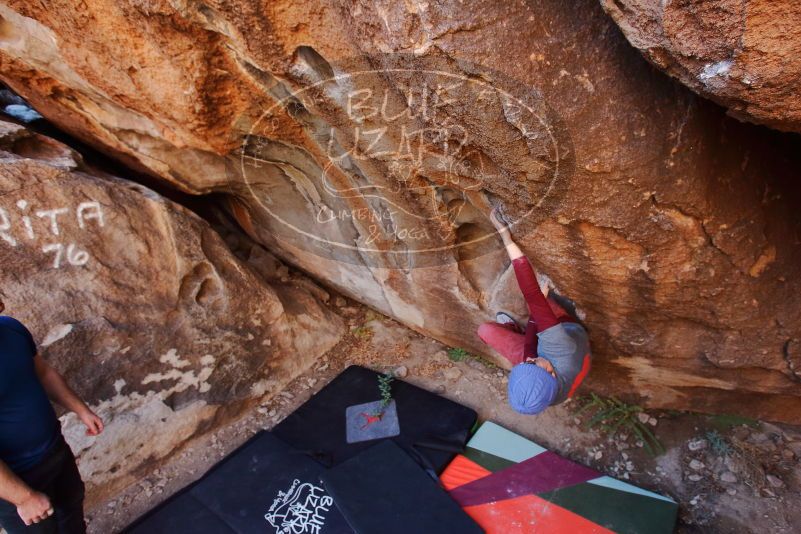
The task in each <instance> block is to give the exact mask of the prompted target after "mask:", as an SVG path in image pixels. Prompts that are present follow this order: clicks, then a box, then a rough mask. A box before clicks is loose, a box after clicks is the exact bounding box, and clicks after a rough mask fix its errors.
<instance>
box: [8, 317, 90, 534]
mask: <svg viewBox="0 0 801 534" xmlns="http://www.w3.org/2000/svg"><path fill="white" fill-rule="evenodd" d="M4 309H5V306H4V304H3V302H2V301H0V313H2V312H3V310H4ZM48 397H49V398H50V399H52V400H53V401H55V402H57V403H58V404H60V405H61V406H63V407H64V408H66V409H67V410H68V411H71V412H74V413H75V414H76V415H77V416H78V419H80V420H81V422H82V423H83V424H84V425H85V426H86V435H88V436H97V435H98V434H100V433H101V432H102V431H103V421H102V420H101V419H100V418H99V417H98V416H97V415H95V413H94V412H93V411H92V410H90V409H89V407H88V406H87V405H86V403H84V402H83V401H82V400H81V399H79V398H78V396H77V395H76V394H75V392H73V391H72V389H70V387H69V386H68V385H67V383H66V382H65V381H64V379H63V378H62V376H61V375H60V374H59V373H58V372H57V371H56V370H55V369H53V368H52V367H50V365H49V364H48V363H47V362H46V361H44V359H42V357H41V356H39V355H37V350H36V345H35V344H34V341H33V337H32V336H31V333H30V332H29V331H28V329H27V328H25V327H24V326H23V325H22V323H20V322H19V321H17V320H16V319H12V318H11V317H7V316H3V315H0V527H2V528H5V529H6V531H7V532H8V534H17V533H25V534H31V533H45V532H46V533H59V534H73V533H75V534H82V533H85V532H86V523H85V521H84V517H83V497H84V485H83V482H82V481H81V475H80V473H78V468H77V466H76V464H75V457H74V456H73V454H72V451H71V450H70V448H69V446H68V445H67V443H66V442H65V441H64V437H63V436H62V434H61V426H60V424H59V421H58V419H57V418H56V413H55V411H54V410H53V406H52V405H51V404H50V400H49V399H48Z"/></svg>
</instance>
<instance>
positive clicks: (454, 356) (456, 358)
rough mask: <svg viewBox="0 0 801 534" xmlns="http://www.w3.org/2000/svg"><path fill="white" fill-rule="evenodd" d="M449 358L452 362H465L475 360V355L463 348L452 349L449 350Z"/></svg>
mask: <svg viewBox="0 0 801 534" xmlns="http://www.w3.org/2000/svg"><path fill="white" fill-rule="evenodd" d="M448 358H450V360H451V361H452V362H463V361H465V360H466V359H468V358H473V355H472V354H470V353H469V352H467V351H466V350H464V349H463V348H460V347H457V348H454V347H451V348H449V349H448Z"/></svg>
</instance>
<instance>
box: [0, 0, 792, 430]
mask: <svg viewBox="0 0 801 534" xmlns="http://www.w3.org/2000/svg"><path fill="white" fill-rule="evenodd" d="M0 16H2V17H3V19H4V22H3V26H2V39H1V40H0V76H2V78H3V79H4V80H5V81H6V82H7V83H8V84H10V85H11V86H12V88H13V89H15V90H16V91H18V92H19V93H20V94H22V95H23V96H25V97H26V98H27V99H29V101H30V102H31V103H32V104H33V105H34V106H35V107H36V109H37V110H39V111H40V112H41V113H42V114H44V115H45V116H46V117H47V118H49V119H50V120H52V121H54V122H56V123H57V124H58V125H60V126H61V127H62V128H64V129H66V130H68V131H70V132H73V133H74V134H75V135H78V136H80V137H81V138H82V139H85V140H87V141H89V142H91V143H93V144H95V145H96V146H98V147H100V148H102V149H103V150H104V151H106V152H109V153H112V154H116V155H117V156H118V157H119V158H121V159H123V160H124V161H125V162H126V163H128V164H129V165H132V166H135V167H137V168H139V169H145V170H148V171H149V172H151V173H152V174H154V175H157V176H159V177H161V178H162V179H164V180H166V181H169V182H170V183H172V184H174V185H175V186H177V187H180V188H182V189H183V190H185V191H187V192H191V193H196V194H202V193H209V192H216V193H219V195H220V196H219V197H218V198H220V200H221V201H223V202H224V203H225V204H227V206H228V209H229V210H230V211H231V212H232V213H233V214H234V215H235V217H236V218H237V220H238V221H239V223H240V224H241V226H242V227H243V228H244V229H245V230H246V231H247V232H248V233H249V234H250V235H251V236H252V237H253V238H254V239H256V240H258V241H260V242H262V243H264V244H265V245H267V246H268V247H269V248H270V249H271V250H273V251H274V252H275V253H276V254H278V255H280V256H281V257H282V259H284V260H286V261H289V262H291V263H292V264H294V265H295V266H297V267H300V268H302V269H303V270H305V271H307V272H309V273H312V274H313V275H314V276H316V277H318V278H320V279H322V280H325V281H327V282H328V283H329V284H331V285H333V286H335V287H337V288H338V289H340V290H342V291H343V292H345V293H347V294H349V295H350V296H352V297H354V298H356V299H359V300H361V301H363V302H366V303H368V304H370V305H371V306H373V307H375V308H376V309H379V310H381V311H383V312H385V313H387V314H389V315H392V316H394V317H397V318H398V319H400V320H401V321H403V322H404V323H406V324H407V325H410V326H411V327H413V328H415V329H417V330H419V331H421V332H424V333H426V334H428V335H431V336H434V337H436V338H438V339H440V340H442V341H444V342H446V343H448V344H451V345H458V346H463V347H466V348H468V349H470V350H473V351H482V352H484V353H487V349H486V348H485V347H483V346H482V344H481V343H480V341H479V340H478V339H477V337H476V336H475V333H474V332H475V329H476V327H477V325H478V324H480V323H481V322H482V321H484V320H487V319H490V318H491V317H493V316H494V311H495V310H496V309H497V308H499V307H503V308H510V309H511V311H517V312H518V313H520V312H522V309H521V304H522V303H521V302H520V301H519V298H518V297H517V292H516V287H515V282H514V278H513V276H512V274H511V271H510V269H509V265H508V262H507V261H505V259H504V257H503V255H502V254H498V253H497V250H496V248H497V247H496V243H494V242H493V241H492V240H491V239H483V240H481V241H478V242H476V243H475V244H472V245H471V244H470V242H471V241H472V240H474V238H476V239H478V238H481V237H482V236H484V235H485V233H486V231H487V229H488V221H487V218H486V213H487V204H486V202H485V198H486V197H487V195H489V196H490V197H491V198H494V199H498V200H500V201H501V202H502V203H504V204H505V205H506V207H507V210H508V212H509V213H510V214H511V215H512V216H514V217H515V219H516V220H519V221H520V223H519V224H518V226H517V227H516V229H515V232H516V234H517V235H518V236H519V237H520V241H521V244H522V246H523V248H524V250H525V251H526V252H527V253H528V254H529V255H530V257H531V258H532V260H533V262H534V263H535V265H536V266H537V267H538V268H539V269H540V270H541V271H542V272H543V273H544V274H546V275H547V276H548V277H549V278H550V280H551V281H552V283H553V285H554V286H555V287H556V288H557V289H558V290H559V291H560V292H561V293H562V294H565V295H568V296H569V297H571V298H572V299H574V301H575V303H576V304H577V307H578V309H579V311H580V313H581V315H582V317H584V318H585V319H586V323H587V325H588V327H589V329H590V331H591V337H592V343H593V347H594V352H595V354H596V359H595V363H594V371H593V373H592V374H591V379H590V381H589V386H591V387H593V388H595V389H596V390H599V391H602V392H606V393H615V394H620V395H625V396H627V397H629V398H634V399H638V400H642V401H644V402H646V403H647V404H649V405H650V406H654V407H672V408H690V409H696V410H706V411H736V412H740V413H744V414H748V415H752V416H760V417H765V418H768V419H775V420H784V421H793V422H796V423H797V422H801V419H799V417H801V416H799V414H801V388H799V376H798V374H797V365H796V364H797V361H798V357H797V354H795V353H797V352H798V351H795V352H793V350H792V347H797V346H798V342H797V341H796V340H797V339H798V338H799V330H801V328H799V325H801V317H800V316H799V314H800V313H801V311H800V310H799V306H798V303H797V301H796V299H794V298H791V297H790V296H791V295H796V294H798V292H799V289H801V288H799V283H800V281H801V277H799V269H801V261H799V260H800V259H801V254H800V253H799V236H800V235H801V232H800V231H799V220H800V219H799V215H798V212H797V208H796V206H797V205H798V202H799V191H798V185H797V180H796V179H795V169H797V168H798V164H799V161H798V154H799V153H801V151H799V150H798V148H799V146H798V140H797V138H795V137H791V136H787V135H782V134H778V133H775V132H770V131H766V130H764V129H762V128H758V127H753V126H750V125H746V124H742V123H740V122H738V121H735V120H732V119H730V118H727V117H726V116H725V115H724V114H723V112H722V110H721V109H720V108H718V107H717V106H715V105H713V104H710V103H708V102H706V101H704V100H703V99H700V98H698V97H697V96H696V95H695V94H693V93H692V92H690V91H689V90H687V89H686V88H684V87H682V86H680V85H678V84H676V83H674V82H673V81H671V80H670V79H668V78H667V77H665V76H663V75H662V74H661V73H658V72H656V71H655V70H654V69H652V68H651V67H650V66H649V65H648V64H647V63H646V62H645V61H644V60H643V59H642V58H641V57H640V56H639V54H638V53H637V51H636V50H634V49H632V48H631V46H630V45H629V44H628V43H627V42H626V41H625V39H624V38H623V37H622V36H621V35H620V34H619V32H618V30H617V28H616V27H615V25H614V23H613V22H612V21H611V20H610V19H609V18H608V17H607V16H606V15H605V13H604V12H603V10H602V9H601V7H600V5H599V4H598V3H596V2H591V1H589V0H587V1H583V2H580V3H579V4H576V5H573V4H571V5H567V4H566V3H564V2H557V1H554V2H543V3H538V4H536V6H535V5H527V4H526V3H523V2H502V3H493V2H467V3H457V2H455V1H454V2H444V3H441V4H436V5H434V4H432V3H422V2H420V3H418V2H409V3H398V2H389V1H386V2H385V1H379V2H372V1H371V2H338V1H336V0H316V1H310V2H304V3H303V4H302V5H300V4H297V3H295V2H282V1H279V2H271V3H269V4H263V3H259V2H252V1H249V0H234V1H227V2H221V1H207V2H181V1H175V2H167V1H166V0H164V1H158V0H152V1H148V2H138V1H133V0H130V1H123V2H111V1H110V0H89V1H86V2H83V3H81V4H80V7H78V6H76V5H73V4H72V3H70V2H63V1H62V2H58V1H56V2H52V3H50V4H49V5H48V8H47V9H45V8H44V7H41V6H39V5H35V4H31V3H30V2H23V1H6V3H5V6H4V7H2V8H0ZM395 53H401V54H404V55H403V56H401V57H398V56H393V55H392V54H395ZM409 66H412V67H414V68H417V69H418V73H417V74H412V75H410V74H409V73H408V72H407V71H406V70H404V69H405V68H407V67H409ZM390 68H391V69H390ZM421 68H425V69H428V70H438V71H441V72H443V71H444V72H446V73H449V74H450V75H455V76H459V77H460V78H459V79H461V80H462V81H463V82H464V84H463V85H461V86H454V87H449V86H448V84H447V83H441V82H442V78H440V79H439V81H437V79H436V76H429V77H426V76H425V75H423V74H420V73H419V69H421ZM371 69H379V70H382V71H383V72H382V74H381V75H379V76H368V77H366V78H363V79H359V80H357V79H355V78H354V77H353V76H345V77H341V78H340V79H337V80H334V81H328V82H325V81H324V80H326V79H327V78H329V77H330V76H331V75H337V74H339V75H342V74H345V73H348V72H354V71H360V70H371ZM446 78H447V76H446ZM468 84H472V85H471V87H472V88H473V89H471V90H468V89H466V88H465V87H466V86H467V85H468ZM476 87H478V88H479V89H476ZM482 87H483V88H485V89H488V92H486V93H484V92H482V91H481V89H480V88H482ZM366 89H369V90H370V91H371V93H369V94H366V93H358V94H357V98H356V99H353V98H349V96H351V97H352V96H353V92H354V91H356V92H358V91H363V90H366ZM385 90H386V93H385ZM498 90H504V91H509V92H511V93H512V94H513V95H514V96H515V97H517V98H519V99H521V101H522V103H523V104H522V105H523V107H525V106H529V108H528V111H527V114H524V115H525V117H522V116H521V113H520V112H519V109H518V110H515V105H514V102H511V100H514V99H510V98H508V97H507V96H504V95H503V94H501V93H499V92H498ZM297 91H302V93H301V94H298V95H297V96H292V93H293V92H297ZM384 94H386V95H387V103H386V104H384V103H383V98H382V97H383V95H384ZM367 96H370V97H374V98H372V99H371V100H370V101H369V102H365V101H364V100H363V99H364V97H367ZM410 97H413V98H410ZM423 99H425V101H426V103H427V105H426V106H423V105H422V104H421V101H423ZM405 102H409V103H410V105H409V109H410V110H412V111H413V112H414V113H412V114H411V115H413V116H409V115H403V111H404V103H405ZM510 102H511V103H510ZM276 103H278V105H277V106H276V107H275V108H274V109H272V111H270V110H271V107H272V106H274V105H276ZM519 107H520V106H518V108H519ZM421 108H424V109H426V110H428V111H429V113H428V114H426V113H423V112H422V109H421ZM398 116H401V119H398V118H397V117H398ZM523 119H525V120H523ZM407 126H408V128H406V129H405V130H404V127H407ZM416 127H422V128H427V129H429V131H428V132H427V134H428V135H427V137H424V139H425V142H420V141H419V139H418V140H417V141H416V142H414V143H412V144H413V145H414V149H412V147H410V146H404V141H405V140H406V139H408V137H409V132H410V131H412V130H413V128H416ZM382 128H383V129H382ZM368 132H372V133H368ZM458 132H462V133H466V135H467V142H466V143H462V142H461V140H462V139H463V137H460V135H459V133H458ZM251 133H253V135H249V134H251ZM379 136H381V140H380V141H379V140H377V138H378V137H379ZM443 139H444V140H445V141H449V142H450V143H451V145H450V152H449V149H448V147H447V146H445V143H444V142H443ZM252 141H255V142H254V143H251V142H252ZM420 145H423V146H424V147H425V148H426V151H425V153H424V157H417V158H415V157H412V158H410V159H406V158H404V157H401V156H402V154H400V153H401V152H404V151H403V150H400V149H396V150H395V151H394V152H392V151H390V150H387V147H392V146H394V147H403V148H406V152H414V153H419V152H418V150H417V149H419V147H420ZM454 145H455V146H456V147H457V149H456V150H454V149H453V147H454ZM243 147H245V148H244V149H243ZM356 147H358V150H354V148H356ZM377 148H378V150H377ZM382 149H384V150H382ZM332 150H333V152H332ZM343 153H344V154H345V156H346V157H342V156H343ZM243 154H244V157H243ZM332 154H333V156H332ZM403 155H405V154H403ZM410 161H411V163H409V162H410ZM443 165H444V166H443ZM332 186H333V187H332ZM332 190H334V192H332ZM353 192H355V193H356V194H350V193H353ZM376 192H378V193H377V194H376ZM367 208H369V210H368V209H367ZM360 210H361V211H360ZM365 213H366V214H368V215H369V214H371V213H373V214H375V213H377V214H379V215H380V214H388V215H387V216H386V217H378V220H375V218H371V217H369V216H367V217H365V216H364V214H365ZM321 214H322V215H324V217H322V218H318V217H320V215H321ZM332 214H333V215H334V216H332ZM290 224H291V225H293V226H294V227H295V228H294V229H293V228H292V227H291V226H290ZM421 228H422V231H421V232H422V233H419V234H415V235H411V231H412V230H420V229H421ZM299 230H300V232H299ZM301 232H306V233H305V234H304V233H301ZM321 237H322V238H324V240H323V241H320V240H319V239H320V238H321ZM355 245H360V247H358V248H357V247H355ZM425 249H437V250H435V251H434V252H423V250H425Z"/></svg>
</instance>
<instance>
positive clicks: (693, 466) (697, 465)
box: [690, 458, 706, 471]
mask: <svg viewBox="0 0 801 534" xmlns="http://www.w3.org/2000/svg"><path fill="white" fill-rule="evenodd" d="M704 467H706V466H705V465H704V462H701V461H698V460H696V459H694V458H693V460H692V461H690V469H693V470H695V471H700V470H701V469H703V468H704Z"/></svg>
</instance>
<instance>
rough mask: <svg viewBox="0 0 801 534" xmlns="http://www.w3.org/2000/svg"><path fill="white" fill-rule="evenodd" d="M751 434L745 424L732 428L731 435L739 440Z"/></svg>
mask: <svg viewBox="0 0 801 534" xmlns="http://www.w3.org/2000/svg"><path fill="white" fill-rule="evenodd" d="M749 434H751V429H750V428H749V427H747V426H738V427H737V428H735V429H733V430H732V435H733V436H734V437H735V438H737V439H739V440H740V441H742V440H744V439H746V438H747V437H748V435H749Z"/></svg>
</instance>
